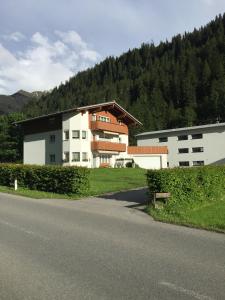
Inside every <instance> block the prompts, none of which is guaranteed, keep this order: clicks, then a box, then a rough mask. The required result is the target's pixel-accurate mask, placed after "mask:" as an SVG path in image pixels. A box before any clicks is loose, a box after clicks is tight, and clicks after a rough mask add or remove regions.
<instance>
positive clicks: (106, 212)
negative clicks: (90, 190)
mask: <svg viewBox="0 0 225 300" xmlns="http://www.w3.org/2000/svg"><path fill="white" fill-rule="evenodd" d="M145 197H146V194H145V191H144V190H134V191H131V192H127V193H117V194H114V195H105V196H104V197H95V198H88V199H82V200H78V201H68V200H58V199H57V200H54V199H49V200H40V199H39V200H36V199H29V198H23V197H17V196H12V195H7V194H0V299H1V300H4V299H7V300H9V299H21V300H22V299H23V300H24V299H60V300H62V299H98V300H99V299H117V300H118V299H135V300H137V299H160V300H164V299H166V300H168V299H172V300H176V299H179V300H180V299H200V300H201V299H204V300H205V299H207V300H208V299H224V295H225V255H224V253H225V235H223V234H217V233H213V232H207V231H202V230H196V229H190V228H185V227H179V226H174V225H168V224H163V223H159V222H154V221H153V220H152V219H151V218H150V217H149V216H147V215H146V214H145V213H143V212H142V211H141V209H140V208H141V205H142V204H143V202H144V201H145Z"/></svg>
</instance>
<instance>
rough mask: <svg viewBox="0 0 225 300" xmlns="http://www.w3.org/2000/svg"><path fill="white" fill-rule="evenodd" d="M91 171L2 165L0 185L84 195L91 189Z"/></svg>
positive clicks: (70, 168) (76, 168)
mask: <svg viewBox="0 0 225 300" xmlns="http://www.w3.org/2000/svg"><path fill="white" fill-rule="evenodd" d="M89 173H90V172H89V170H88V169H87V168H81V167H62V166H37V165H20V164H0V185H5V186H12V185H13V184H14V180H15V179H17V181H18V186H19V187H24V188H28V189H31V190H39V191H45V192H54V193H59V194H84V193H86V192H87V191H88V189H89Z"/></svg>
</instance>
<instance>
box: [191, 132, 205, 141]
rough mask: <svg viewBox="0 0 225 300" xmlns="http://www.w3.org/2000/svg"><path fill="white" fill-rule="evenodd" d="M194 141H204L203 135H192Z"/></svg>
mask: <svg viewBox="0 0 225 300" xmlns="http://www.w3.org/2000/svg"><path fill="white" fill-rule="evenodd" d="M191 137H192V140H198V139H202V133H196V134H192V136H191Z"/></svg>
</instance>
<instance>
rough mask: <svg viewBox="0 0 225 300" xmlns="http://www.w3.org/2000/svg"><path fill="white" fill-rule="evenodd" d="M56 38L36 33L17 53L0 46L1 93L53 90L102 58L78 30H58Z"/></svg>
mask: <svg viewBox="0 0 225 300" xmlns="http://www.w3.org/2000/svg"><path fill="white" fill-rule="evenodd" d="M54 37H55V39H54V40H50V39H49V38H48V37H47V36H44V35H42V34H41V33H40V32H36V33H35V34H33V36H32V37H31V39H30V40H29V44H28V45H27V47H26V49H25V50H24V51H18V52H17V53H12V52H10V51H9V50H8V49H6V48H5V47H4V46H3V45H2V44H0V94H10V93H13V92H15V91H16V90H18V89H24V90H27V91H34V90H48V89H51V88H53V87H55V86H57V85H59V84H60V83H61V82H64V81H65V80H67V79H69V77H71V76H73V75H74V74H75V73H77V72H78V71H81V70H83V69H85V68H88V67H90V66H93V65H94V64H95V63H96V62H97V61H98V60H99V59H100V55H99V53H97V52H96V51H94V50H93V49H91V48H90V47H89V46H88V44H87V43H86V42H85V41H83V39H82V38H81V37H80V35H79V34H78V33H77V32H75V31H68V32H61V31H57V32H55V36H54Z"/></svg>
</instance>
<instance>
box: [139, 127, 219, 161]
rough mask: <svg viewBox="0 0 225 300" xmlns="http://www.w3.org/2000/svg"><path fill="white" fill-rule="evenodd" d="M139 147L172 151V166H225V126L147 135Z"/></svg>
mask: <svg viewBox="0 0 225 300" xmlns="http://www.w3.org/2000/svg"><path fill="white" fill-rule="evenodd" d="M136 137H137V145H138V146H148V145H151V146H159V145H165V146H167V147H168V166H169V167H177V166H180V167H184V166H201V165H211V164H215V165H220V164H225V123H216V124H209V125H201V126H194V127H186V128H176V129H168V130H160V131H152V132H144V133H141V134H138V135H137V136H136Z"/></svg>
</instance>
